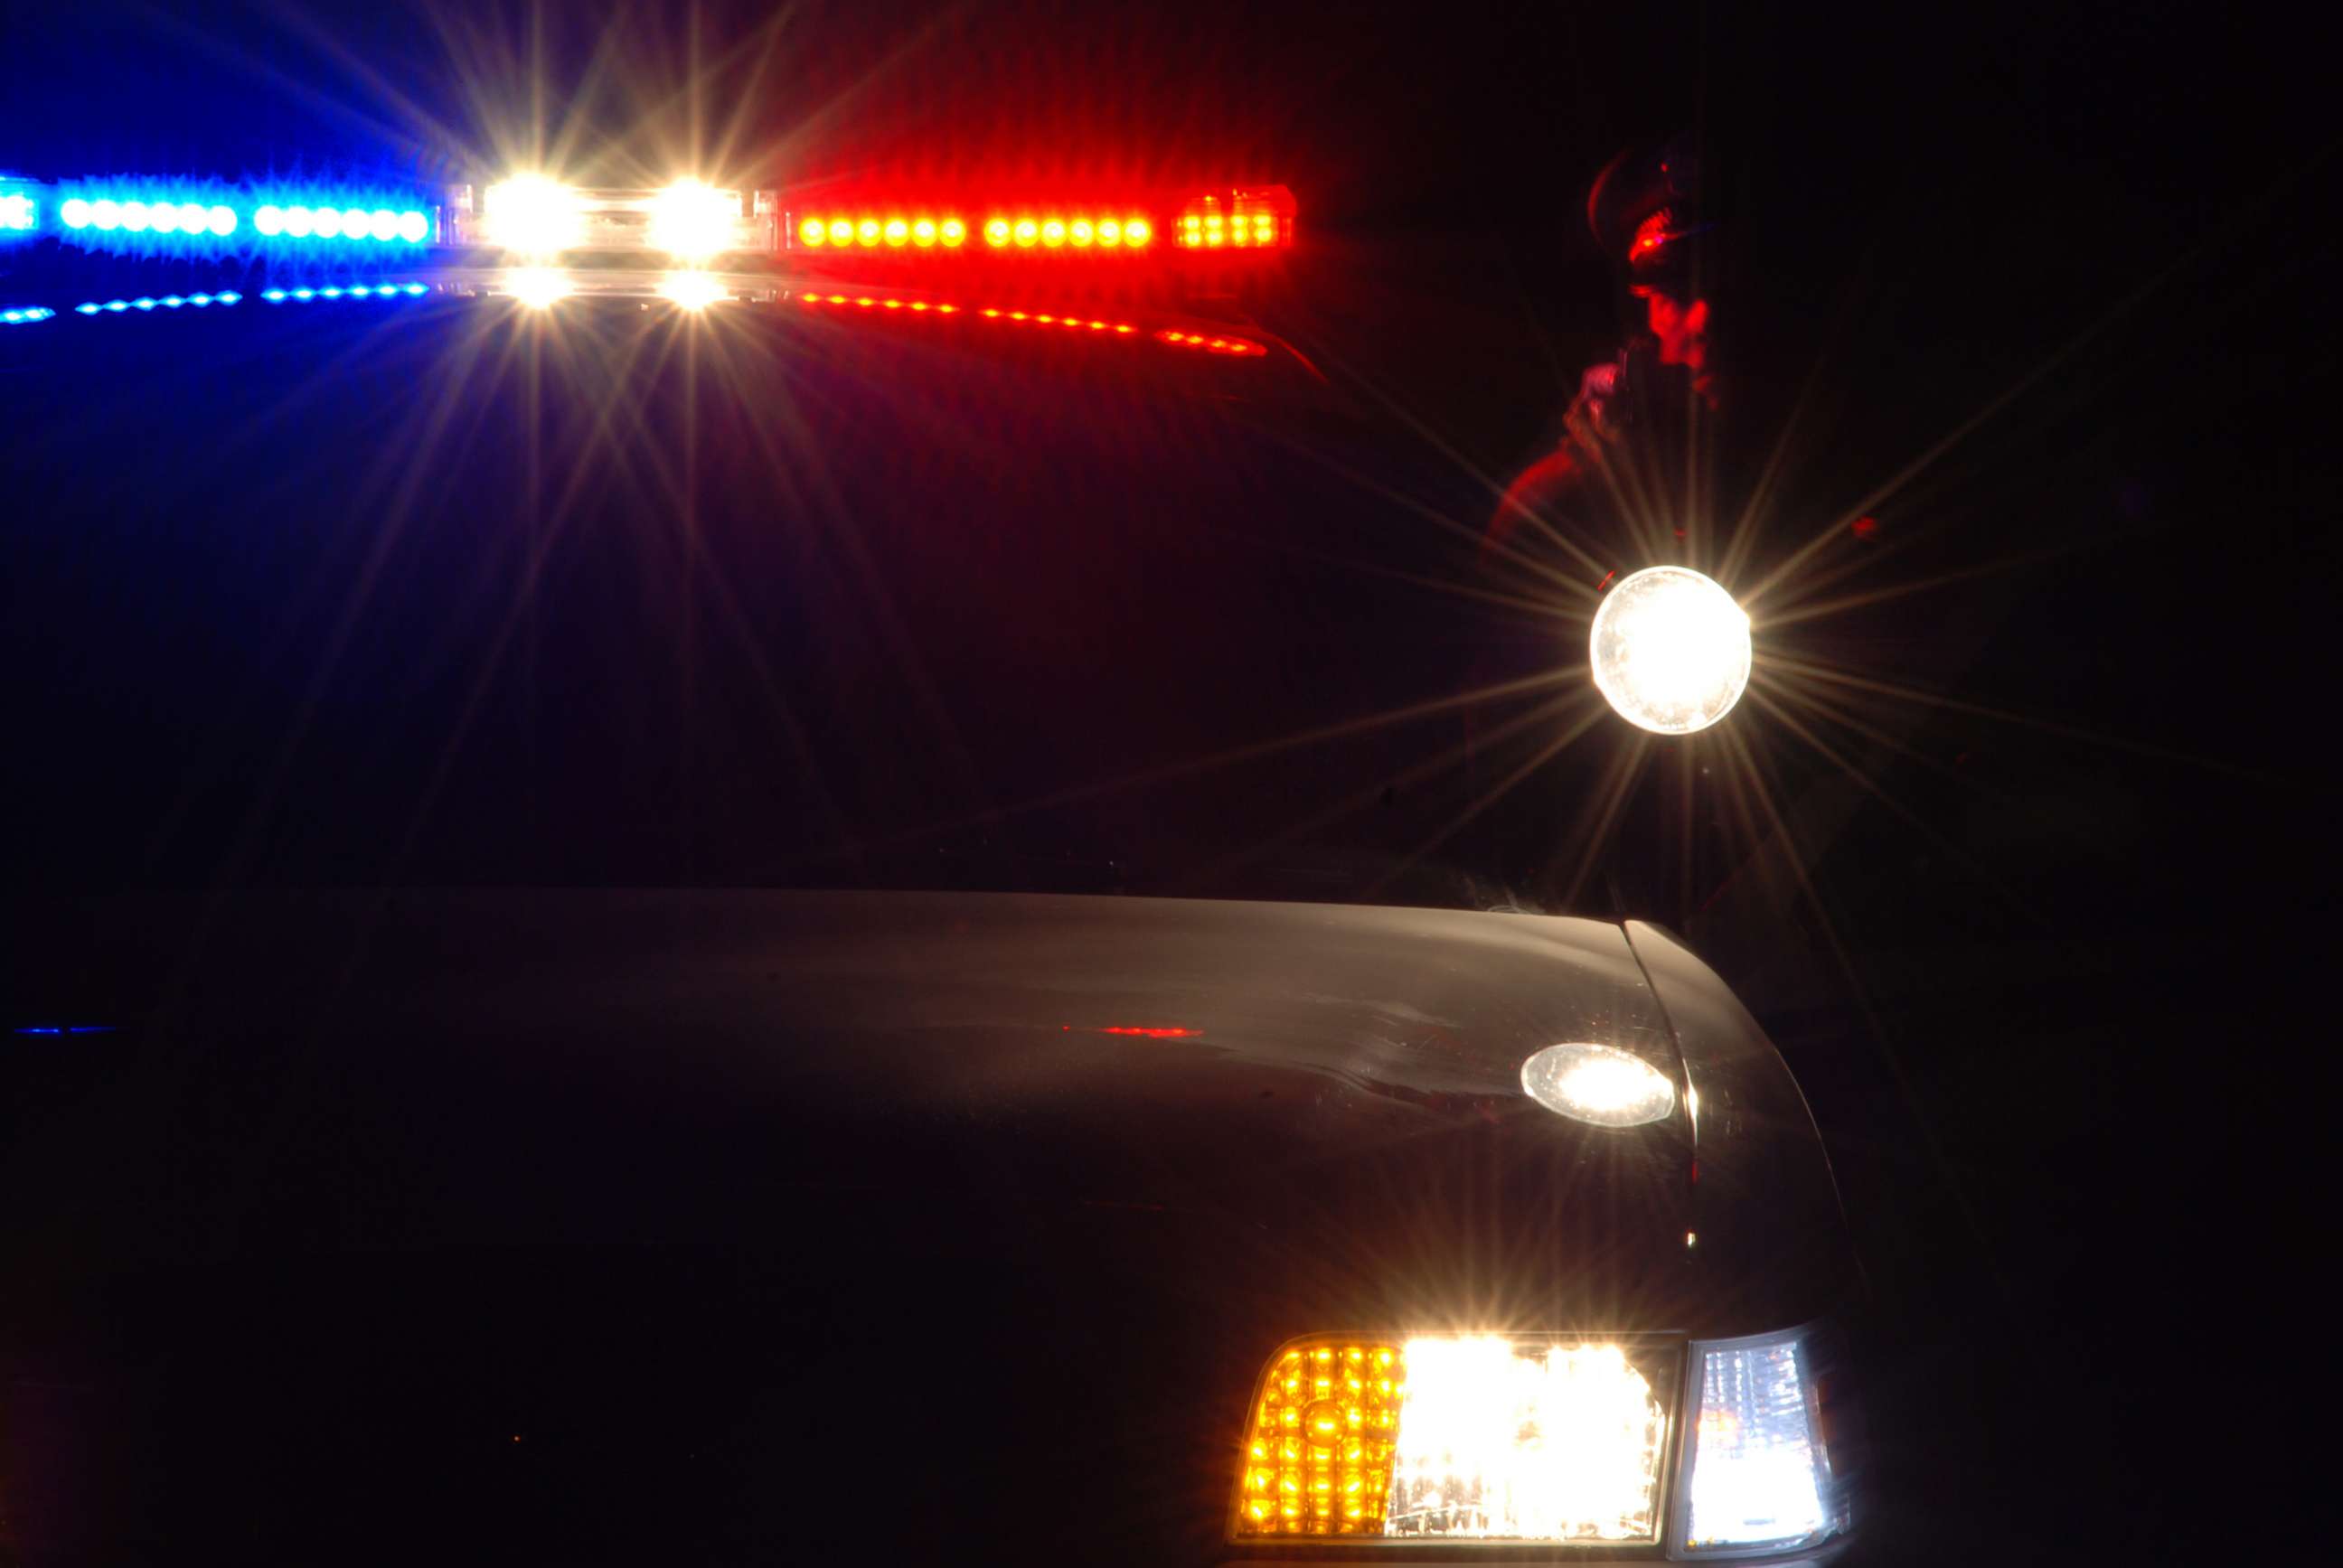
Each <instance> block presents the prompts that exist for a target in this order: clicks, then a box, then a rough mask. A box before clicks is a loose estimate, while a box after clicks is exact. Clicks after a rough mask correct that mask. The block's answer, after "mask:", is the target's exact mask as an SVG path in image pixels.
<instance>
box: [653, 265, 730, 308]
mask: <svg viewBox="0 0 2343 1568" xmlns="http://www.w3.org/2000/svg"><path fill="white" fill-rule="evenodd" d="M659 293H661V294H662V295H665V296H666V297H668V298H669V299H672V300H674V301H675V302H676V303H677V304H678V305H680V306H682V307H684V308H685V309H686V310H705V309H707V308H708V307H709V306H711V305H713V304H715V303H716V302H717V301H718V300H719V299H723V298H726V297H728V296H727V295H726V292H725V289H724V286H723V285H721V284H719V283H718V282H717V281H716V280H715V279H714V278H712V277H710V276H708V275H707V274H706V273H704V272H670V273H669V274H668V275H667V276H666V277H664V278H662V279H661V280H660V282H659Z"/></svg>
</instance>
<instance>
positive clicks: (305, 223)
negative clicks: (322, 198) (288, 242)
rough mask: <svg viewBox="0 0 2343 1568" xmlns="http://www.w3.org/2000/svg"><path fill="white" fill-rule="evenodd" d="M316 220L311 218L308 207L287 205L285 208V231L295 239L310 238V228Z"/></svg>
mask: <svg viewBox="0 0 2343 1568" xmlns="http://www.w3.org/2000/svg"><path fill="white" fill-rule="evenodd" d="M315 221H316V220H314V219H313V218H311V216H309V209H308V208H307V207H305V206H294V207H287V208H286V209H285V232H286V233H287V234H289V235H291V236H293V237H294V238H295V239H307V238H308V237H309V230H310V228H311V227H312V226H313V225H314V223H315Z"/></svg>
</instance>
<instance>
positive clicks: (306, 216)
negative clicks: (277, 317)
mask: <svg viewBox="0 0 2343 1568" xmlns="http://www.w3.org/2000/svg"><path fill="white" fill-rule="evenodd" d="M250 217H251V222H252V227H253V228H254V230H255V231H256V232H257V233H258V234H259V235H260V236H262V237H264V238H267V239H276V238H278V237H280V236H281V237H287V238H292V239H312V238H314V239H325V240H330V239H347V240H366V241H373V242H378V243H382V244H391V243H394V242H395V243H403V244H407V245H421V244H422V243H424V242H425V241H426V240H427V239H429V238H430V237H431V215H430V214H429V213H427V212H424V211H421V210H419V209H417V208H414V207H405V208H393V207H379V206H378V207H358V206H350V207H340V206H300V205H294V206H277V205H275V204H273V203H272V204H268V205H265V206H260V207H258V208H256V209H254V210H253V212H252V213H251V214H250ZM57 221H58V222H59V223H61V224H63V225H64V226H65V227H66V228H67V229H70V230H74V231H75V232H80V231H85V230H96V232H97V233H99V234H108V235H110V234H116V233H120V234H139V235H143V234H158V235H175V234H176V235H187V236H210V237H212V238H216V239H226V237H228V236H231V235H233V234H235V233H236V232H237V230H238V229H239V227H241V226H242V223H243V219H242V218H241V217H239V216H238V215H237V213H236V209H235V208H234V207H232V206H228V205H227V204H226V202H217V201H151V202H150V201H143V200H139V199H136V198H125V199H117V198H116V197H114V196H96V197H89V196H68V197H66V198H65V201H64V202H63V203H61V204H60V205H59V206H58V207H57Z"/></svg>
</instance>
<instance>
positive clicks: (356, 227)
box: [342, 207, 374, 239]
mask: <svg viewBox="0 0 2343 1568" xmlns="http://www.w3.org/2000/svg"><path fill="white" fill-rule="evenodd" d="M373 225H374V218H373V216H372V215H371V214H368V213H367V212H364V211H362V210H360V209H359V208H357V207H350V208H347V210H345V211H344V212H343V214H342V232H343V233H344V234H346V235H347V236H349V237H350V238H352V239H364V238H365V237H366V236H367V232H368V231H369V230H370V229H371V228H372V227H373Z"/></svg>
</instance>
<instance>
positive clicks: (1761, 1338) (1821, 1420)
mask: <svg viewBox="0 0 2343 1568" xmlns="http://www.w3.org/2000/svg"><path fill="white" fill-rule="evenodd" d="M1691 1350H1692V1353H1691V1355H1690V1356H1689V1357H1688V1358H1687V1363H1688V1366H1687V1373H1686V1387H1685V1390H1684V1409H1685V1411H1686V1412H1689V1418H1688V1419H1687V1420H1686V1422H1685V1423H1684V1460H1683V1466H1682V1471H1681V1475H1680V1484H1679V1485H1678V1487H1677V1489H1676V1500H1675V1507H1674V1515H1675V1518H1674V1529H1673V1530H1671V1531H1670V1535H1671V1537H1672V1538H1673V1539H1674V1543H1675V1546H1676V1554H1677V1555H1679V1556H1688V1557H1696V1556H1707V1555H1712V1554H1715V1553H1728V1552H1736V1553H1737V1552H1755V1551H1768V1550H1775V1551H1779V1550H1788V1549H1791V1548H1794V1547H1799V1546H1808V1545H1812V1544H1814V1543H1816V1542H1819V1541H1823V1540H1825V1539H1827V1538H1829V1537H1830V1536H1832V1535H1835V1534H1837V1533H1840V1532H1841V1531H1844V1530H1845V1529H1846V1528H1847V1527H1848V1524H1849V1523H1850V1520H1849V1506H1848V1503H1849V1499H1848V1489H1847V1486H1846V1480H1845V1475H1844V1474H1843V1473H1840V1471H1841V1469H1842V1468H1843V1466H1844V1462H1845V1455H1844V1454H1843V1453H1840V1454H1835V1453H1834V1452H1833V1451H1832V1446H1831V1443H1830V1442H1829V1441H1828V1440H1827V1439H1828V1434H1827V1432H1826V1430H1825V1410H1824V1402H1823V1398H1822V1391H1823V1389H1824V1387H1825V1382H1826V1380H1827V1379H1828V1378H1829V1377H1830V1376H1831V1375H1832V1372H1833V1371H1834V1370H1835V1363H1836V1362H1837V1361H1838V1360H1839V1351H1838V1349H1837V1345H1836V1342H1835V1339H1834V1338H1833V1337H1832V1336H1831V1335H1829V1334H1827V1333H1826V1332H1822V1331H1821V1330H1819V1329H1816V1328H1813V1327H1808V1328H1804V1329H1793V1330H1790V1331H1788V1332H1784V1333H1775V1334H1758V1335H1753V1336H1751V1337H1749V1338H1746V1339H1735V1340H1707V1341H1698V1342H1694V1344H1693V1346H1692V1347H1691Z"/></svg>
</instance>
